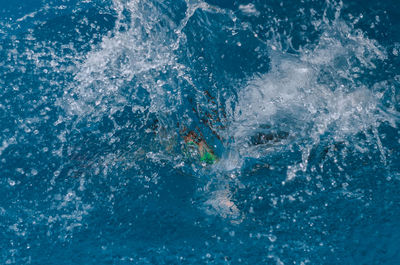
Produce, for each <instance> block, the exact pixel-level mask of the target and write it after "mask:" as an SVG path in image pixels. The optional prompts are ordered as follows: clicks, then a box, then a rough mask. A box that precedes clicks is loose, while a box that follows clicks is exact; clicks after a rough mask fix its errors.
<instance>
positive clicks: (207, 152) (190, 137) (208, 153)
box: [184, 131, 218, 164]
mask: <svg viewBox="0 0 400 265" xmlns="http://www.w3.org/2000/svg"><path fill="white" fill-rule="evenodd" d="M184 140H185V143H186V144H187V145H192V146H196V147H197V150H198V152H199V155H200V161H202V162H205V163H207V164H214V163H215V162H216V161H217V159H218V158H217V156H216V155H215V154H214V152H213V150H212V149H211V148H210V147H209V146H208V145H207V143H206V141H205V140H203V139H201V138H200V137H198V136H197V134H196V133H195V132H194V131H189V133H188V134H187V135H186V136H185V137H184Z"/></svg>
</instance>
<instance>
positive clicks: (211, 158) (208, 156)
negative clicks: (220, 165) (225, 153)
mask: <svg viewBox="0 0 400 265" xmlns="http://www.w3.org/2000/svg"><path fill="white" fill-rule="evenodd" d="M200 161H202V162H206V163H207V164H214V163H215V162H216V161H217V156H216V155H214V154H213V153H211V152H208V151H207V150H206V151H205V152H204V154H203V155H202V156H201V157H200Z"/></svg>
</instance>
